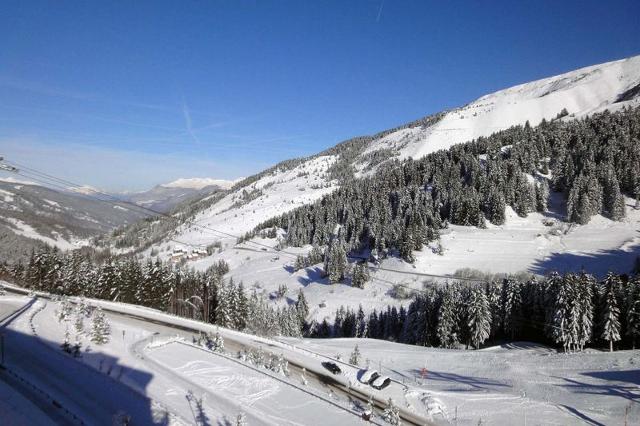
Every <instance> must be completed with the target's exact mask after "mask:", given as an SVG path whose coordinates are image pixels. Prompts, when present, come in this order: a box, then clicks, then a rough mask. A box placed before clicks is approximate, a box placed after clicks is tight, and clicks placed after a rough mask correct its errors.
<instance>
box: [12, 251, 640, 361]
mask: <svg viewBox="0 0 640 426" xmlns="http://www.w3.org/2000/svg"><path fill="white" fill-rule="evenodd" d="M360 265H362V264H360ZM639 266H640V265H639ZM639 269H640V268H639ZM226 272H228V266H227V265H226V264H225V263H224V262H218V263H216V264H214V265H213V266H212V267H211V268H210V269H209V270H208V271H206V272H194V271H189V270H182V269H179V268H175V267H172V266H168V265H165V264H163V263H162V262H160V261H155V262H154V261H151V260H148V261H147V262H146V263H143V264H141V263H139V262H138V261H137V260H135V259H133V258H127V259H119V260H116V259H107V260H106V261H105V262H103V263H102V264H101V265H96V264H95V263H94V262H93V261H92V259H91V258H90V257H88V256H86V255H82V254H80V253H79V252H73V253H70V254H63V253H60V252H58V251H57V250H52V249H47V250H44V251H42V252H39V253H34V254H33V255H32V256H31V259H30V261H29V263H28V264H27V265H24V266H23V265H21V264H15V265H12V266H8V265H4V266H2V268H0V275H1V276H4V277H6V278H9V279H11V280H12V281H16V282H18V283H20V284H22V285H23V286H25V287H27V288H30V289H33V290H38V291H45V292H49V293H52V294H58V295H66V296H84V297H92V298H98V299H105V300H111V301H119V302H126V303H134V304H138V305H142V306H148V307H152V308H156V309H160V310H163V311H166V312H169V313H173V314H175V315H179V316H183V317H186V318H193V319H197V320H201V321H204V322H208V323H212V324H217V325H220V326H221V327H227V328H232V329H236V330H242V331H246V332H249V333H254V334H258V335H263V336H273V335H286V336H295V337H301V336H303V335H305V336H310V337H368V338H375V339H386V340H392V341H396V342H401V343H408V344H414V345H421V346H434V347H443V348H459V347H463V346H464V347H467V348H468V347H474V348H479V347H481V346H482V345H485V344H488V343H497V342H504V341H515V340H527V341H534V342H541V343H545V344H551V345H556V346H557V347H560V348H563V349H564V350H565V351H578V350H582V349H584V347H585V346H586V345H590V346H596V347H599V346H607V347H609V348H610V349H613V347H614V345H615V347H616V348H635V345H636V343H637V342H638V338H640V275H635V276H627V275H622V276H619V275H614V274H609V275H607V277H606V278H605V279H604V280H602V281H598V280H596V279H595V278H594V277H592V276H591V275H587V274H579V275H576V274H567V275H564V276H561V275H558V274H555V273H554V274H551V275H550V276H549V277H547V278H546V279H544V280H540V281H538V280H536V278H535V277H531V279H529V280H526V281H521V280H519V279H517V278H515V277H509V278H505V279H503V280H501V281H491V282H486V283H480V282H478V283H474V284H469V283H461V282H453V283H447V284H444V285H437V284H434V285H432V286H428V287H425V289H424V290H421V291H414V297H413V300H412V301H411V303H409V304H408V306H407V307H405V306H401V307H399V308H397V307H395V306H393V307H392V306H389V307H388V308H387V309H386V310H385V311H382V312H377V311H375V310H374V311H373V312H370V313H365V311H364V310H363V309H362V307H360V308H359V309H358V310H357V311H353V310H351V309H350V308H346V309H345V308H344V307H343V308H340V309H339V310H338V311H337V312H336V314H335V318H334V321H333V323H329V322H328V321H327V320H326V319H325V320H324V321H322V322H321V323H317V322H315V321H313V320H310V318H308V316H309V305H308V303H307V301H306V299H305V297H304V293H302V292H301V291H299V292H298V294H297V297H296V298H295V299H294V298H286V293H287V289H286V288H283V289H282V291H278V292H276V293H275V294H273V295H271V296H272V297H273V298H281V299H282V300H283V301H286V303H282V304H280V305H282V306H281V307H280V308H277V309H274V308H273V307H271V306H268V305H267V302H266V301H265V300H264V296H263V295H260V294H258V293H257V292H256V291H255V289H254V291H253V292H252V294H251V296H250V297H247V295H246V292H245V288H244V286H243V284H242V283H239V284H235V283H234V282H233V280H225V279H223V278H222V277H223V275H224V274H225V273H226Z"/></svg>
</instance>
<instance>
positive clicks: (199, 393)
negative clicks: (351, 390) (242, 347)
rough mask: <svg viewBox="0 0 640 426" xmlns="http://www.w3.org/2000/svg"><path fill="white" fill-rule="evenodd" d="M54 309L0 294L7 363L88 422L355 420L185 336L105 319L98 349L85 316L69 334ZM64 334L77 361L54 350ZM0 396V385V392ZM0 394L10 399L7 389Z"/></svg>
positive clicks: (318, 393)
mask: <svg viewBox="0 0 640 426" xmlns="http://www.w3.org/2000/svg"><path fill="white" fill-rule="evenodd" d="M25 293H26V292H25ZM38 294H39V295H41V296H46V294H42V293H38ZM74 300H76V301H78V300H79V299H75V298H74ZM88 303H90V304H91V305H93V306H102V307H104V308H106V309H110V310H115V311H118V312H123V313H129V314H134V315H137V316H143V317H146V318H150V319H156V320H160V321H169V322H173V323H175V324H178V325H181V326H188V327H192V328H195V329H200V330H202V331H204V332H216V331H219V332H220V333H221V334H222V335H223V336H224V338H225V340H227V339H232V338H233V339H235V340H237V341H240V342H242V344H246V345H247V346H249V347H252V346H253V347H255V346H259V347H261V348H263V350H266V351H268V352H269V353H273V354H278V353H282V352H283V351H286V350H287V348H290V347H289V346H288V345H284V344H280V343H278V342H274V341H268V340H266V339H260V338H257V337H254V336H249V335H245V334H243V333H239V332H234V331H230V330H225V329H218V328H217V327H214V326H211V325H208V324H204V323H198V322H195V321H191V320H187V319H182V318H177V317H173V316H170V315H167V314H163V313H160V312H158V311H154V310H152V309H146V308H141V307H137V306H133V305H122V304H118V303H113V302H105V301H95V300H90V301H88ZM60 309H61V304H60V302H54V301H50V300H44V299H35V298H31V297H27V296H15V295H6V296H0V316H1V317H2V318H3V319H6V318H10V321H9V323H8V324H3V325H6V326H7V331H6V336H7V339H6V340H7V342H9V343H10V346H8V354H7V365H8V366H9V368H11V369H12V371H16V372H18V373H19V374H21V375H22V376H24V377H26V378H27V380H28V381H29V382H30V383H32V384H33V385H35V386H37V387H39V388H40V389H43V390H44V391H45V392H46V393H47V394H48V395H49V396H50V397H51V398H55V399H56V400H57V401H59V403H60V404H61V405H62V406H63V407H65V408H66V409H68V410H69V411H71V412H72V413H74V414H75V415H77V416H78V417H80V419H82V420H83V421H84V422H85V423H87V424H105V425H106V424H111V418H112V415H113V414H115V413H117V412H118V411H124V412H125V413H127V414H129V415H131V416H132V420H133V424H151V423H152V422H151V419H153V420H154V421H153V424H156V423H158V424H160V423H161V424H170V425H183V424H232V423H233V424H235V419H236V416H237V415H238V413H240V412H243V413H245V414H246V418H247V421H248V424H251V425H323V424H336V425H348V424H353V423H354V422H357V421H358V413H357V412H356V411H354V408H353V407H352V406H351V404H350V403H349V402H348V400H347V399H346V398H342V397H340V398H339V397H337V396H336V397H334V398H332V397H330V396H329V395H328V394H327V393H326V391H325V390H324V389H323V388H322V385H321V384H319V382H318V383H317V387H315V384H314V385H313V386H312V385H311V384H310V385H307V386H303V385H302V384H301V381H300V378H299V377H298V376H297V375H292V376H290V377H285V376H284V375H281V374H277V373H274V372H270V371H268V370H266V369H264V368H260V367H257V366H252V365H251V364H247V363H245V362H242V361H239V360H237V359H236V357H235V352H234V351H235V350H234V349H231V350H230V351H229V352H227V353H226V354H217V353H213V352H210V351H208V350H205V349H203V348H200V347H197V346H195V345H193V344H191V343H190V342H191V339H192V337H194V335H193V334H192V333H190V332H184V331H181V330H180V329H175V328H168V327H166V326H162V325H158V324H153V323H149V322H145V321H141V320H137V319H131V318H128V317H126V316H122V315H117V314H114V313H112V312H108V313H107V317H108V318H109V322H110V326H111V333H110V339H109V342H108V343H106V344H104V345H97V344H95V343H93V342H91V340H90V335H89V330H90V329H91V321H90V319H89V318H85V321H84V327H85V331H84V332H81V333H79V334H78V333H76V330H75V325H74V324H75V318H76V314H75V313H74V314H72V315H71V316H70V317H69V319H68V320H60V319H59V312H60ZM65 330H70V332H71V343H73V342H74V341H75V339H76V338H78V339H79V341H80V342H81V343H82V347H83V349H82V357H81V358H75V359H74V358H72V357H71V356H69V355H67V354H65V353H64V352H62V351H61V349H60V345H61V343H62V342H63V340H64V334H65ZM176 335H180V336H181V337H182V338H176V337H175V336H176ZM76 336H77V337H76ZM172 336H174V337H172ZM228 342H229V343H227V344H226V345H225V346H227V345H230V343H231V342H230V340H228ZM289 350H290V351H291V352H292V353H293V352H295V351H293V350H291V349H289ZM27 354H28V356H27ZM298 356H301V355H300V354H298ZM303 358H304V356H303ZM314 358H315V356H314ZM310 364H312V365H311V366H310V369H309V371H312V370H313V369H316V370H322V368H321V367H319V361H315V360H312V361H310ZM48 371H51V373H47V372H48ZM65 382H68V385H67V384H66V383H65ZM3 392H5V390H3V389H2V388H0V394H2V393H3ZM6 393H7V394H9V395H11V392H10V390H6ZM95 395H100V397H99V398H95ZM24 405H25V403H24V401H19V400H18V398H17V397H16V401H13V400H8V402H7V403H6V404H0V409H5V408H6V410H7V412H8V415H7V417H5V418H8V419H12V420H13V419H17V420H16V421H20V420H21V419H23V418H24ZM163 419H166V421H161V420H163ZM43 424H46V423H43Z"/></svg>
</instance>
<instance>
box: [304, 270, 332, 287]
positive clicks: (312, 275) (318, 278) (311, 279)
mask: <svg viewBox="0 0 640 426" xmlns="http://www.w3.org/2000/svg"><path fill="white" fill-rule="evenodd" d="M304 270H305V272H306V273H307V276H306V277H298V282H299V283H300V284H302V285H303V286H304V287H306V286H308V285H309V284H311V283H316V284H324V285H329V279H328V278H326V277H324V269H322V268H320V267H317V266H313V267H308V268H305V269H304Z"/></svg>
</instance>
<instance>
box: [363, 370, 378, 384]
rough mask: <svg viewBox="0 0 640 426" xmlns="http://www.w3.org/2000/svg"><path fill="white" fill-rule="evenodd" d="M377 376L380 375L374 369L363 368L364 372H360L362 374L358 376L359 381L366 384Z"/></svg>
mask: <svg viewBox="0 0 640 426" xmlns="http://www.w3.org/2000/svg"><path fill="white" fill-rule="evenodd" d="M378 377H380V374H378V372H377V371H376V370H365V372H364V373H362V376H360V382H361V383H364V384H365V385H368V384H369V383H370V382H371V381H372V380H375V379H377V378H378Z"/></svg>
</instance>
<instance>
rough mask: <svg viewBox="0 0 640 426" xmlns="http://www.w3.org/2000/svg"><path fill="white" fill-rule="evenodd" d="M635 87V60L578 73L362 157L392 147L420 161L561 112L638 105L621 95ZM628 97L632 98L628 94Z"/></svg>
mask: <svg viewBox="0 0 640 426" xmlns="http://www.w3.org/2000/svg"><path fill="white" fill-rule="evenodd" d="M639 84H640V56H634V57H631V58H628V59H623V60H619V61H614V62H607V63H605V64H600V65H594V66H590V67H586V68H581V69H579V70H576V71H572V72H568V73H566V74H561V75H558V76H555V77H549V78H545V79H542V80H538V81H534V82H531V83H525V84H521V85H518V86H514V87H511V88H508V89H504V90H500V91H498V92H495V93H492V94H489V95H485V96H482V97H481V98H479V99H477V100H475V101H473V102H471V103H469V104H467V105H465V106H463V107H461V108H457V109H454V110H452V111H450V112H447V113H446V114H445V115H444V117H443V118H442V119H441V120H440V121H439V122H437V123H436V124H435V125H433V126H431V127H427V128H419V127H413V128H408V129H403V130H400V131H398V132H394V133H391V134H390V135H388V136H386V137H384V138H382V139H380V140H378V141H376V142H375V143H373V144H371V145H370V146H369V148H368V150H367V152H371V151H375V150H379V149H382V148H397V149H399V150H400V152H401V157H402V158H407V157H413V158H414V159H415V158H420V157H422V156H424V155H426V154H429V153H431V152H435V151H438V150H440V149H447V148H449V147H450V146H452V145H454V144H456V143H461V142H467V141H470V140H472V139H475V138H478V137H480V136H489V135H490V134H492V133H494V132H497V131H500V130H504V129H506V128H508V127H510V126H513V125H517V124H524V123H525V122H526V121H527V120H528V121H529V123H530V124H531V125H532V126H535V125H537V124H539V123H540V122H541V121H542V119H546V120H550V119H553V118H555V117H556V115H557V114H558V113H559V112H560V111H561V110H562V109H563V108H566V109H567V112H568V113H569V114H570V117H569V118H574V117H576V118H577V117H582V116H584V115H588V114H592V113H594V112H598V111H602V110H604V109H609V110H611V111H614V110H617V109H619V108H622V107H624V106H632V105H640V97H637V96H636V97H635V98H633V99H629V100H623V99H626V97H625V96H624V94H625V92H627V91H629V90H630V89H633V88H637V87H638V85H639ZM629 96H631V94H630V95H629Z"/></svg>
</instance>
